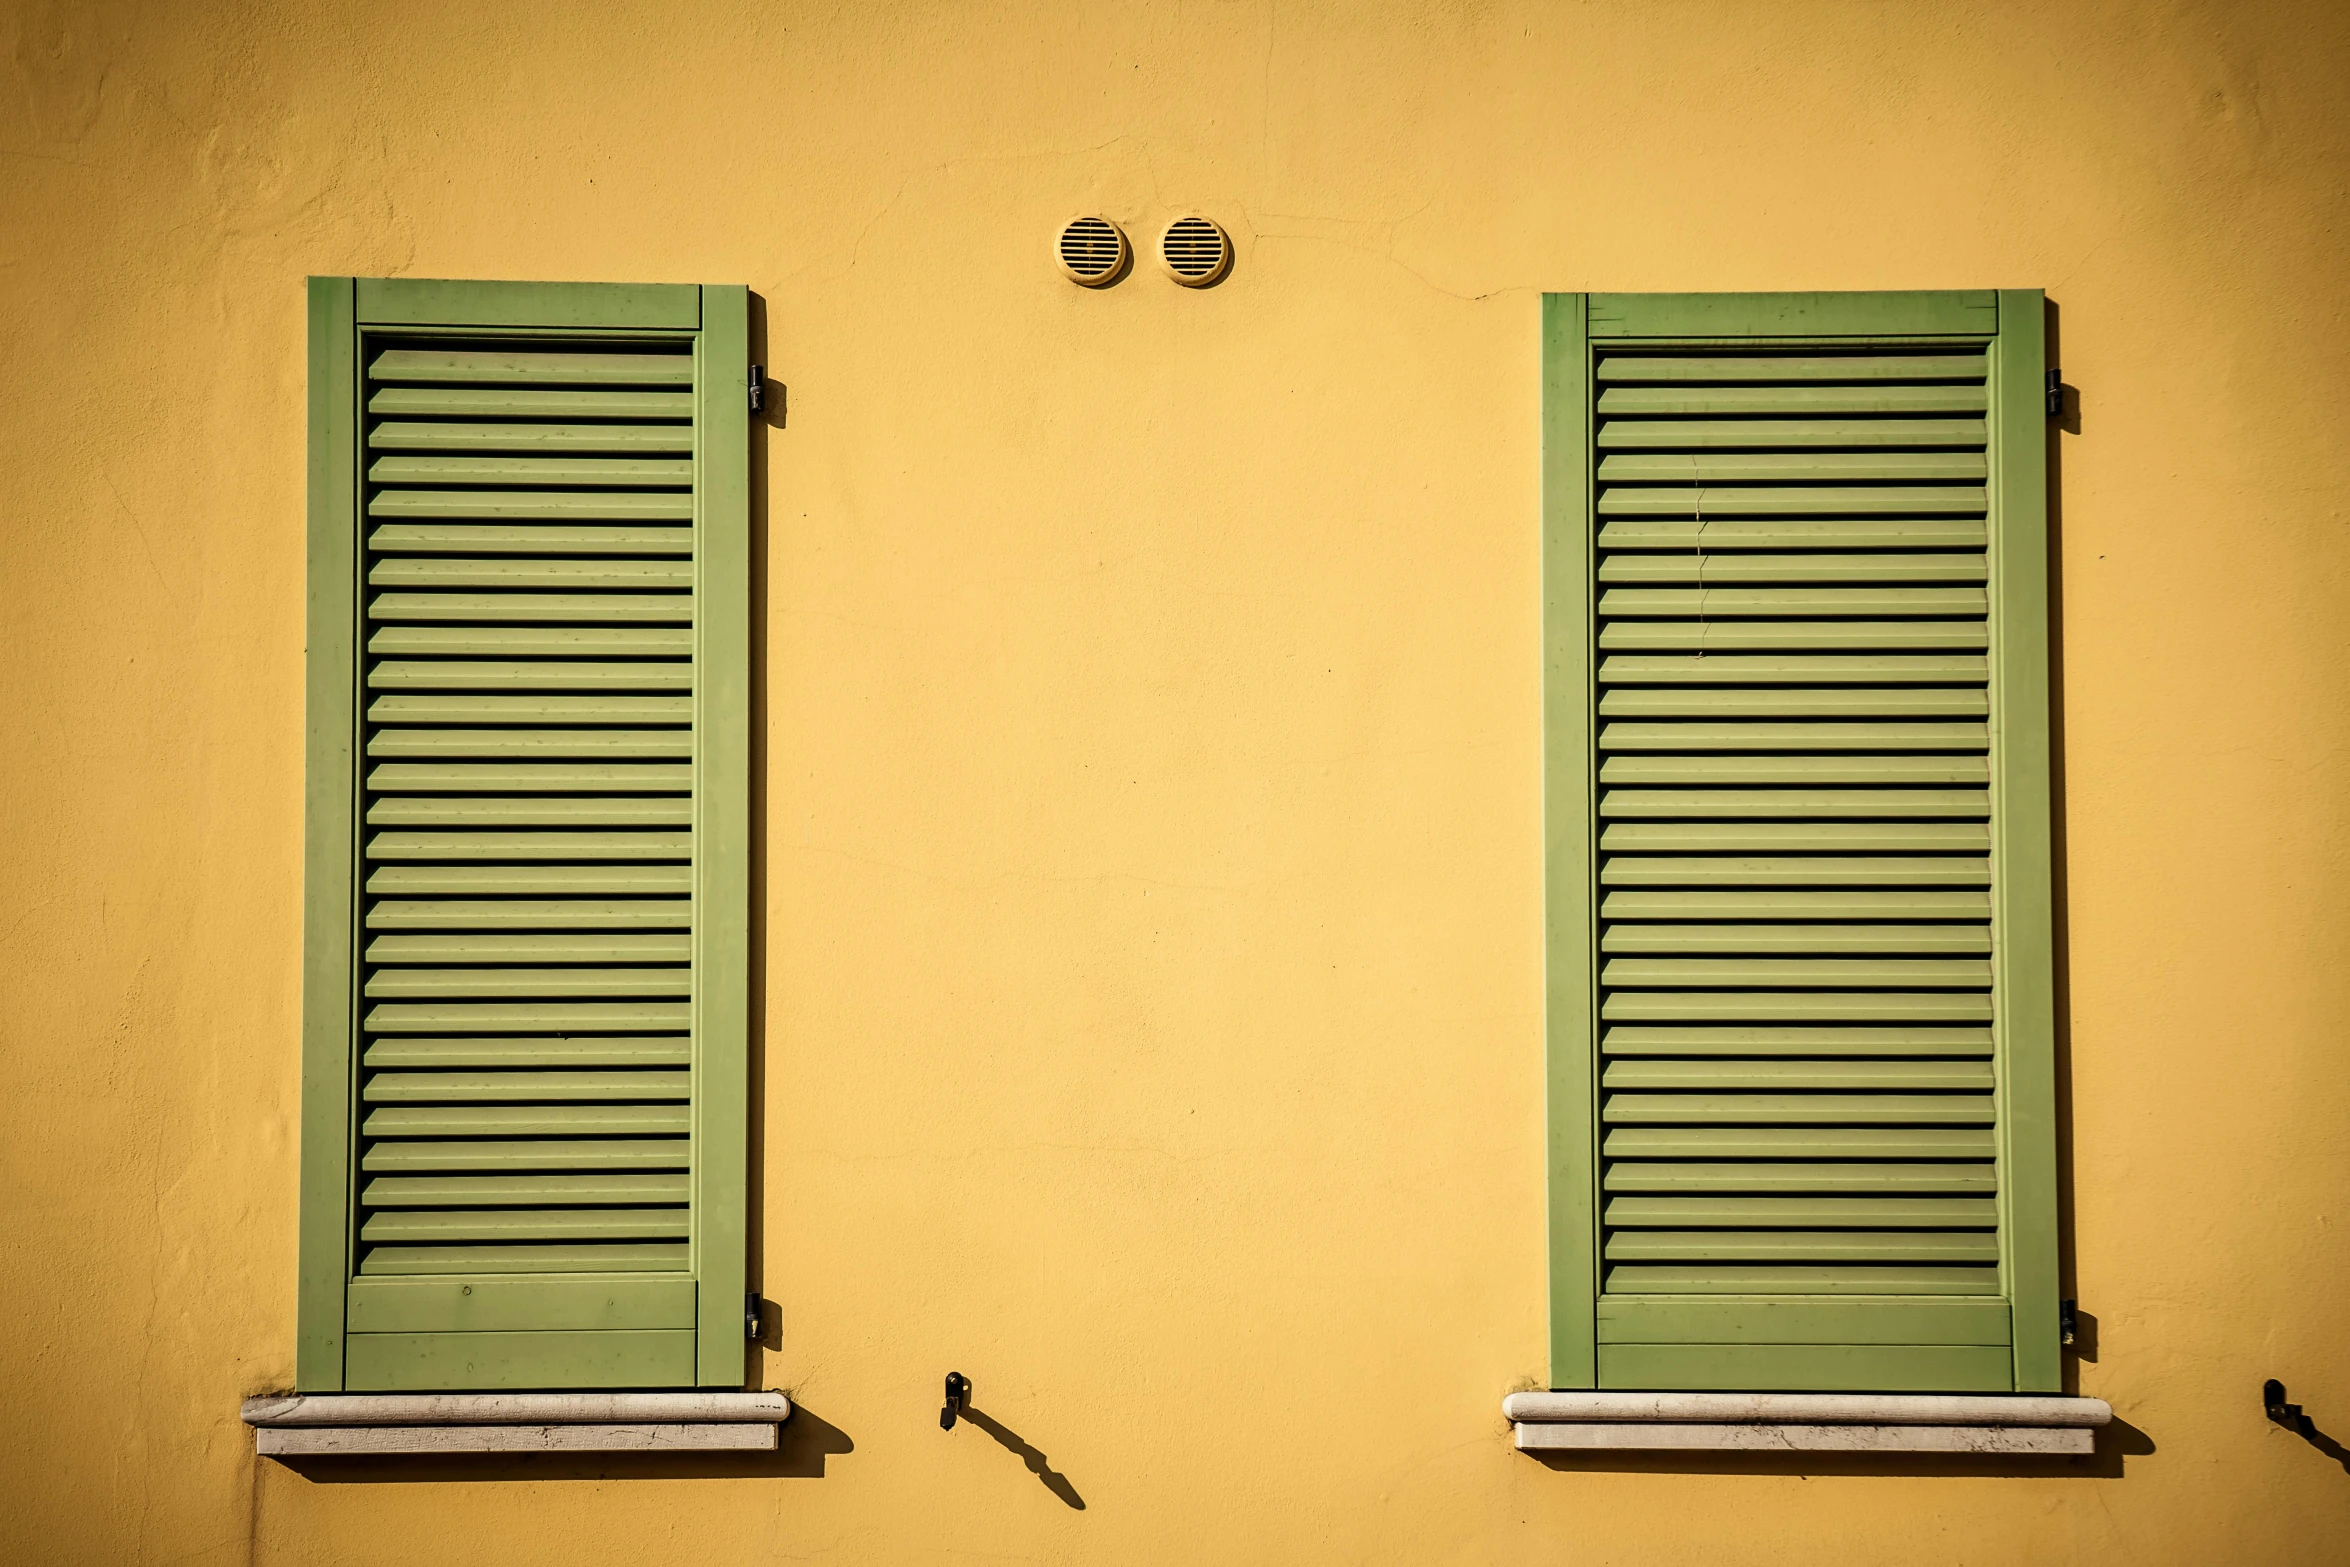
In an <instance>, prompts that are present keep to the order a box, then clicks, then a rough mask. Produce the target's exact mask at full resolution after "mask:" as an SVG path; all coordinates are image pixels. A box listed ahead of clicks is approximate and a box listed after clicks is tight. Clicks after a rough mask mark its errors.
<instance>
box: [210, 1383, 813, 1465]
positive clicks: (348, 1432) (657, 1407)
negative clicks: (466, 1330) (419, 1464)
mask: <svg viewBox="0 0 2350 1567" xmlns="http://www.w3.org/2000/svg"><path fill="white" fill-rule="evenodd" d="M241 1412H242V1414H243V1416H244V1420H245V1424H247V1425H249V1426H251V1427H253V1449H254V1451H255V1452H258V1453H262V1454H265V1455H271V1456H281V1457H295V1456H300V1455H311V1454H341V1453H353V1454H356V1453H681V1452H683V1453H693V1452H773V1451H774V1450H775V1446H776V1442H777V1431H778V1428H779V1427H781V1425H782V1424H783V1422H784V1421H785V1420H786V1419H787V1418H789V1417H790V1415H791V1400H790V1399H788V1398H786V1397H784V1396H783V1395H782V1394H781V1393H316V1394H301V1393H288V1394H280V1395H276V1396H264V1397H260V1398H248V1399H246V1400H245V1403H244V1408H243V1410H242V1411H241Z"/></svg>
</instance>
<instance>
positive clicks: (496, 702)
mask: <svg viewBox="0 0 2350 1567" xmlns="http://www.w3.org/2000/svg"><path fill="white" fill-rule="evenodd" d="M693 716H694V708H693V702H692V699H691V698H689V697H684V696H603V695H597V696H558V695H540V694H536V693H534V694H532V695H528V696H465V695H446V696H440V695H435V696H379V697H376V698H375V699H374V700H373V701H371V702H369V703H368V704H367V717H368V720H369V722H371V723H377V724H565V723H568V724H683V723H691V722H692V721H693Z"/></svg>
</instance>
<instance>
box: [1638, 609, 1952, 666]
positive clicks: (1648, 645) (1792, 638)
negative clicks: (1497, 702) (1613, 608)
mask: <svg viewBox="0 0 2350 1567" xmlns="http://www.w3.org/2000/svg"><path fill="white" fill-rule="evenodd" d="M1771 602H1773V603H1776V602H1780V601H1779V600H1777V599H1775V598H1774V599H1773V600H1771ZM1990 640H1991V639H1990V634H1989V632H1988V631H1987V630H1985V628H1984V627H1983V626H1982V624H1981V623H1980V622H1973V623H1970V622H1968V621H1964V620H1908V621H1903V620H1895V621H1882V620H1876V621H1868V620H1830V621H1786V622H1781V623H1778V624H1773V623H1772V622H1770V621H1767V620H1765V621H1751V620H1750V621H1735V622H1729V623H1724V622H1721V621H1667V622H1651V623H1648V624H1645V625H1644V624H1642V623H1640V622H1638V621H1630V622H1626V621H1615V622H1613V623H1611V624H1609V625H1608V626H1607V627H1606V628H1605V629H1603V630H1602V631H1601V632H1600V640H1599V645H1600V648H1601V650H1602V651H1604V652H1609V653H1618V652H1624V653H1630V652H1639V651H1642V650H1647V649H1656V650H1660V651H1662V650H1672V649H1678V648H1687V649H1691V650H1694V651H1702V652H1705V653H1707V654H1709V655H1710V654H1714V653H1738V652H1757V653H1776V652H1807V651H1811V650H1814V649H1819V650H1827V649H1834V650H1836V651H1839V652H1847V651H1848V652H1856V653H1857V652H1866V651H1869V650H1871V649H1883V650H1887V651H1896V650H1906V649H1911V648H1984V647H1988V646H1990Z"/></svg>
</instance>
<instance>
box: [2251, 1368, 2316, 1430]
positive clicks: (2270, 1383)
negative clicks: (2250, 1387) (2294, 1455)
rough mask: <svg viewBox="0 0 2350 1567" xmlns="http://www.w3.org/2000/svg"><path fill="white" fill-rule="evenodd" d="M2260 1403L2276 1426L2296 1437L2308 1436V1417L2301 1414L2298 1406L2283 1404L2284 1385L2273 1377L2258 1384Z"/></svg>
mask: <svg viewBox="0 0 2350 1567" xmlns="http://www.w3.org/2000/svg"><path fill="white" fill-rule="evenodd" d="M2260 1403H2261V1407H2262V1408H2264V1409H2266V1410H2267V1411H2268V1418H2269V1419H2271V1420H2274V1421H2275V1422H2276V1423H2277V1424H2278V1425H2281V1426H2283V1427H2284V1428H2285V1429H2286V1430H2288V1431H2291V1432H2293V1433H2294V1434H2295V1435H2297V1436H2307V1435H2309V1430H2310V1426H2309V1417H2308V1416H2307V1415H2305V1414H2303V1413H2302V1412H2301V1406H2300V1405H2299V1404H2288V1403H2286V1402H2285V1384H2284V1383H2282V1382H2279V1381H2278V1380H2277V1379H2276V1378H2275V1377H2270V1378H2269V1379H2268V1380H2267V1381H2266V1382H2263V1383H2261V1384H2260Z"/></svg>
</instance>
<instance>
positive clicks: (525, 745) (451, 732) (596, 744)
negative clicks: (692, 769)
mask: <svg viewBox="0 0 2350 1567" xmlns="http://www.w3.org/2000/svg"><path fill="white" fill-rule="evenodd" d="M693 751H694V741H693V735H692V734H691V732H689V731H687V730H684V729H380V730H377V731H376V732H375V733H374V734H373V735H371V736H369V737H368V741H367V754H368V755H369V756H371V757H482V758H504V759H507V760H510V761H518V762H538V761H541V760H553V759H556V758H559V757H576V758H586V759H592V760H597V761H604V760H610V761H633V760H637V759H640V758H641V759H647V760H650V759H652V758H656V757H690V756H691V755H693Z"/></svg>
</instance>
